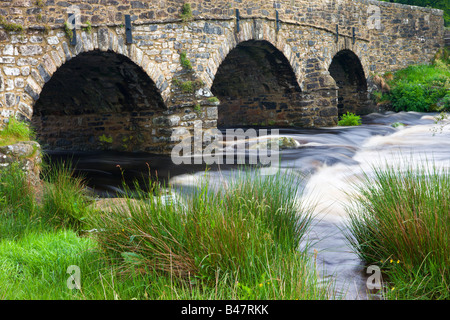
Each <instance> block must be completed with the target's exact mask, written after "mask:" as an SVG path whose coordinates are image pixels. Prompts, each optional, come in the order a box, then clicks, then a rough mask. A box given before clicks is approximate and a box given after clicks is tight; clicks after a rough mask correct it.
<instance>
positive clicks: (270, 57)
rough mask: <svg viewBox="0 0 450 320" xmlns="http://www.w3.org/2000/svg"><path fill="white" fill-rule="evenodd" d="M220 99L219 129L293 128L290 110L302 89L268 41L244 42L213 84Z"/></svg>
mask: <svg viewBox="0 0 450 320" xmlns="http://www.w3.org/2000/svg"><path fill="white" fill-rule="evenodd" d="M211 91H212V92H213V94H214V95H215V96H216V97H217V98H219V100H220V102H221V104H220V106H219V117H218V126H219V127H229V126H238V125H277V126H284V125H292V123H291V121H292V119H289V116H288V112H287V111H288V110H289V109H290V108H291V107H293V106H297V105H298V104H299V103H300V101H301V89H300V87H299V85H298V81H297V79H296V76H295V73H294V71H293V69H292V67H291V65H290V63H289V61H288V60H287V59H286V57H285V56H284V54H283V53H282V52H281V51H279V50H278V49H277V48H275V47H274V46H273V45H272V44H271V43H269V42H268V41H257V40H249V41H245V42H241V43H240V44H238V45H237V46H236V47H235V48H234V49H233V50H231V51H230V52H229V54H228V55H227V56H226V58H225V60H224V61H223V62H222V64H221V65H220V67H219V69H218V70H217V73H216V75H215V79H214V82H213V85H212V87H211Z"/></svg>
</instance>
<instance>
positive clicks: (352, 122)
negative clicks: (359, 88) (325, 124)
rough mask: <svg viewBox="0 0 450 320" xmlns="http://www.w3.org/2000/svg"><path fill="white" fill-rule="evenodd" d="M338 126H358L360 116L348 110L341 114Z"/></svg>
mask: <svg viewBox="0 0 450 320" xmlns="http://www.w3.org/2000/svg"><path fill="white" fill-rule="evenodd" d="M338 125H339V126H359V125H361V117H360V116H357V115H355V114H354V113H351V112H348V111H347V113H346V114H343V115H342V116H341V119H340V120H339V122H338Z"/></svg>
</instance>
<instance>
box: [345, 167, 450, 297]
mask: <svg viewBox="0 0 450 320" xmlns="http://www.w3.org/2000/svg"><path fill="white" fill-rule="evenodd" d="M384 167H385V169H377V168H374V173H375V174H374V176H373V177H372V176H371V177H369V176H367V175H366V176H365V177H364V181H363V183H362V184H361V185H360V186H357V192H356V193H355V194H357V196H355V195H353V199H354V202H353V204H352V205H351V206H349V209H348V210H349V214H350V221H351V222H350V223H349V230H351V232H350V235H348V236H347V239H348V240H349V242H350V244H351V245H352V247H353V248H354V249H355V251H356V252H357V253H358V254H359V255H360V257H361V258H362V259H363V260H365V261H366V262H367V263H368V264H378V265H380V266H381V270H382V271H383V272H384V273H386V274H387V276H388V281H389V282H390V284H389V283H388V284H387V286H388V287H389V289H388V290H386V292H385V294H386V295H387V296H388V297H389V298H396V299H449V298H450V270H449V268H448V266H449V265H450V246H449V243H450V215H449V212H450V201H449V199H450V171H449V170H448V169H437V168H436V167H435V166H434V165H433V164H430V163H427V164H426V167H425V165H424V167H421V166H417V167H413V166H412V165H410V164H408V162H407V161H406V160H405V161H404V163H402V164H401V167H400V166H399V167H394V166H390V165H385V166H384ZM392 288H396V289H395V290H392Z"/></svg>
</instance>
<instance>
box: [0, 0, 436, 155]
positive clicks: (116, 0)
mask: <svg viewBox="0 0 450 320" xmlns="http://www.w3.org/2000/svg"><path fill="white" fill-rule="evenodd" d="M187 2H189V3H190V4H191V7H192V16H193V18H192V19H191V20H190V21H186V22H183V21H182V20H181V19H180V13H181V7H182V2H180V1H177V0H152V1H150V0H147V1H144V0H141V1H121V0H88V1H82V0H79V1H77V0H71V1H58V0H47V1H45V0H44V1H43V5H41V6H39V5H37V2H36V1H32V0H20V1H19V0H17V1H16V0H9V1H2V2H1V3H0V15H2V16H3V17H5V18H6V20H7V21H8V22H14V23H18V24H21V25H22V26H23V27H24V32H23V33H18V32H6V31H5V30H4V29H3V28H1V27H0V120H5V119H7V118H8V117H10V116H12V115H16V117H19V118H23V119H30V120H31V119H33V118H36V119H34V120H33V121H34V123H35V124H36V125H37V126H38V128H40V129H39V132H38V133H40V134H41V135H42V138H43V140H45V142H46V143H48V145H49V146H50V147H53V148H57V147H58V144H59V148H63V149H64V148H74V147H75V144H76V145H78V147H80V145H85V146H86V148H89V149H92V148H113V149H126V150H147V151H149V152H164V153H165V152H168V151H169V150H170V149H171V146H173V144H174V143H176V142H177V139H176V138H174V137H176V136H180V135H181V134H183V133H192V132H193V130H194V128H195V126H197V127H198V126H199V125H201V126H202V128H203V129H204V130H211V129H213V128H215V127H216V126H217V124H218V121H219V124H224V125H226V124H227V123H226V119H224V120H223V121H222V123H221V114H222V113H221V111H224V112H225V113H227V110H228V111H229V112H228V113H230V112H232V111H233V110H234V111H235V112H237V111H238V113H240V114H241V117H240V118H241V119H245V121H243V122H244V123H243V122H241V123H240V124H255V123H258V124H262V123H263V122H265V124H273V125H296V126H330V125H335V124H336V123H337V116H338V113H342V112H345V111H346V110H350V111H354V112H357V113H364V112H369V111H370V108H368V107H369V106H365V105H364V106H363V107H361V108H360V107H359V106H360V105H363V104H364V99H365V98H366V97H367V94H368V92H367V91H364V90H365V89H364V88H365V87H364V85H359V86H358V85H357V84H355V83H352V82H351V81H350V82H348V83H346V82H345V81H344V80H345V79H344V78H345V76H346V75H343V74H342V72H344V73H345V71H339V69H342V70H344V69H345V65H344V67H343V68H339V67H336V64H334V65H333V61H336V59H335V58H336V57H337V56H339V55H340V54H341V53H343V52H344V53H345V52H349V53H351V54H354V56H355V57H356V58H357V59H358V60H359V63H360V66H361V67H360V70H359V71H357V72H358V74H359V76H358V77H359V78H361V79H362V80H363V82H364V81H365V82H367V81H369V82H370V79H371V77H372V76H373V75H374V74H376V73H384V72H386V71H394V70H397V69H399V68H403V67H406V66H408V65H410V64H415V63H427V62H429V61H431V59H432V57H433V56H434V54H435V52H436V51H437V50H438V49H439V48H440V47H443V46H444V29H443V18H442V11H440V10H436V9H429V8H420V7H413V6H407V5H401V4H395V3H388V2H378V1H372V0H359V1H351V0H339V1H338V0H316V1H306V0H280V1H254V0H253V1H250V0H239V1H220V0H218V1H211V0H192V1H187ZM74 6H76V7H74ZM236 9H238V10H239V19H237V16H236ZM69 12H79V22H81V24H80V28H79V29H78V30H77V44H76V45H70V41H69V39H68V37H67V35H66V34H65V32H64V22H65V21H67V16H68V13H69ZM276 12H278V18H279V20H278V21H277V20H276ZM125 15H130V16H131V20H132V24H133V30H132V34H133V43H132V44H127V42H126V35H125V27H124V23H125V22H124V21H125ZM87 22H90V24H91V27H89V26H88V24H87ZM336 26H338V27H336ZM249 41H253V42H256V43H262V42H264V43H267V44H269V45H270V46H272V47H273V48H274V49H275V50H277V51H276V52H277V53H276V54H281V55H283V56H284V58H285V59H286V65H288V66H289V67H290V69H291V70H290V71H289V72H291V73H292V77H293V79H294V80H295V82H296V83H295V89H292V90H291V91H289V90H284V89H283V90H281V87H283V85H280V87H276V86H274V85H272V84H275V83H276V82H277V81H275V80H276V79H282V78H283V74H282V73H278V74H276V72H281V71H279V70H278V71H277V68H275V69H273V70H275V71H276V72H275V73H272V74H273V77H272V79H273V81H269V82H271V83H272V84H269V85H268V88H269V90H270V92H271V95H263V94H259V93H260V92H261V91H258V90H260V88H256V87H255V89H254V90H253V91H254V92H255V94H257V95H256V96H254V97H250V98H251V99H252V100H251V101H250V98H249V97H248V96H244V97H242V96H241V97H238V98H237V99H234V102H233V101H232V102H230V101H228V102H227V101H226V99H225V98H226V97H225V96H224V97H222V100H224V101H221V103H219V105H218V106H217V104H218V103H217V102H216V101H215V100H214V99H211V97H212V96H213V93H214V88H215V87H217V86H218V87H220V86H221V85H220V84H218V83H215V80H216V75H218V73H219V74H220V72H221V71H220V68H222V67H221V66H222V65H223V64H224V65H225V64H226V63H228V62H226V59H227V57H228V55H229V53H232V52H234V51H233V50H234V49H236V48H237V47H238V46H239V45H240V44H243V43H248V42H249ZM258 45H259V44H257V45H256V47H257V46H258ZM93 52H94V53H98V52H100V53H105V54H106V53H108V54H116V55H120V56H123V57H126V58H127V59H128V60H129V61H130V63H131V62H132V63H133V64H135V65H136V66H137V67H138V68H139V69H140V70H142V72H143V73H145V74H146V75H147V76H148V77H149V79H150V80H151V83H152V85H153V86H154V91H155V92H157V93H158V94H159V95H160V99H161V101H162V106H161V108H158V107H157V106H158V105H160V104H158V103H154V101H156V100H157V99H156V98H155V99H156V100H155V99H154V98H153V96H152V95H150V96H151V97H152V99H151V100H152V101H153V102H149V103H148V105H146V104H145V103H144V102H143V100H139V99H137V100H136V99H135V100H133V101H137V102H136V104H137V106H136V107H135V108H131V109H130V108H128V109H127V108H125V109H120V110H119V109H114V108H115V107H114V106H118V105H120V104H121V103H120V99H119V98H120V97H121V95H119V94H117V95H116V93H113V96H111V97H112V98H111V99H109V100H108V99H106V100H108V101H109V102H108V103H109V104H108V105H109V108H111V110H116V111H115V112H110V111H111V110H108V111H104V112H103V111H101V110H97V111H95V112H94V111H93V109H89V110H91V111H89V112H87V113H82V114H74V113H73V112H72V111H73V110H72V111H70V112H69V111H68V112H66V113H65V114H64V113H63V114H58V113H55V112H53V113H51V112H47V114H45V113H46V112H45V110H44V111H43V112H41V113H39V114H38V113H36V112H35V111H36V110H35V105H36V104H38V103H39V102H38V101H39V100H41V99H42V100H43V101H44V100H45V99H47V100H48V99H49V97H50V96H51V95H49V96H47V94H46V92H45V91H48V90H47V89H46V87H47V86H49V87H52V86H56V84H57V83H55V81H53V78H54V75H57V74H58V73H59V70H64V68H65V65H66V63H67V62H68V61H70V60H72V59H73V62H76V61H78V63H80V61H81V60H79V59H80V58H82V57H83V56H85V55H87V54H89V53H93ZM182 52H183V53H186V57H187V59H188V60H189V61H190V63H191V65H192V69H191V70H186V69H185V68H184V67H183V66H182V65H181V63H180V54H181V53H182ZM276 54H274V56H276ZM344 60H345V59H344ZM344 60H343V61H344ZM80 65H81V64H80ZM283 66H284V64H283ZM330 67H331V69H330ZM224 68H225V67H224ZM282 70H285V69H283V68H282ZM133 72H134V71H133ZM283 72H284V71H283ZM286 72H287V71H286ZM336 72H337V73H336ZM339 72H341V74H340V75H339ZM355 72H356V71H355ZM330 73H331V74H333V75H334V77H333V76H332V75H331V74H330ZM255 74H257V73H255ZM336 74H337V75H336ZM100 78H101V77H100ZM113 78H114V76H111V77H109V79H110V80H111V79H113ZM266 80H267V79H266ZM93 81H96V80H95V79H94V77H93V76H92V77H90V78H89V79H87V80H86V82H87V83H93ZM187 81H191V82H193V83H195V84H201V85H197V86H196V87H195V88H194V90H193V91H189V92H186V90H183V89H182V87H180V83H181V82H187ZM255 81H256V80H255ZM52 82H53V83H52ZM261 82H264V80H261ZM110 83H111V86H113V85H115V82H113V81H112V80H111V81H110ZM132 83H133V82H132ZM136 83H137V82H136ZM280 83H281V84H286V83H291V82H290V80H289V81H284V80H281V82H280ZM222 86H223V85H222ZM352 86H353V87H352ZM366 87H368V88H369V90H370V88H371V86H367V83H366ZM56 88H57V86H56ZM352 88H353V89H352ZM361 88H362V89H363V90H361ZM110 89H111V90H112V91H111V92H118V89H117V88H114V87H111V88H110ZM132 89H133V90H136V91H135V93H137V92H139V89H138V88H137V86H134V87H133V88H132ZM247 89H251V88H250V87H249V88H247ZM49 90H50V89H49ZM55 90H56V89H55ZM105 90H106V89H105ZM130 90H131V89H130ZM119 91H120V90H119ZM144 91H145V90H144ZM247 92H250V91H249V90H247ZM344 96H345V97H344ZM46 97H47V98H46ZM116 98H117V99H116ZM74 99H75V100H76V99H78V100H82V101H84V100H83V98H77V97H74ZM114 99H116V100H117V101H116V102H114ZM144 100H145V99H144ZM58 101H59V100H58ZM342 101H347V102H348V103H347V104H351V106H347V105H344V104H343V103H342ZM350 101H351V102H350ZM339 103H341V105H344V106H343V107H342V108H341V109H338V105H339ZM122 104H123V103H122ZM45 105H47V103H46V104H45ZM355 105H358V107H357V108H355V107H354V106H355ZM242 106H248V109H246V110H244V111H242V110H241V109H239V108H241V107H242ZM91 107H92V106H91ZM238 107H239V108H238ZM61 108H62V107H61ZM227 108H228V109H227ZM236 108H238V109H236ZM352 108H353V109H352ZM69 109H70V108H69ZM49 110H50V109H49ZM49 110H47V111H49ZM52 110H53V109H52ZM44 115H45V117H46V118H45V117H44ZM252 117H253V118H252ZM231 118H233V117H229V120H230V122H229V123H228V124H231V125H237V124H239V123H238V121H237V120H238V119H239V118H238V117H235V118H236V119H234V120H232V119H231ZM64 127H65V129H63V128H64ZM74 128H77V130H71V129H74ZM70 132H72V135H71V134H70ZM74 132H79V133H80V134H79V135H78V140H79V141H78V142H76V141H75V140H73V139H74V138H75V136H76V134H75V133H74ZM81 133H82V134H81ZM136 133H137V134H136ZM136 136H139V137H141V138H139V139H136V138H135V140H134V141H133V142H132V141H131V140H133V139H132V138H131V137H136ZM110 138H112V143H109V142H108V141H110ZM64 140H67V141H68V144H67V146H65V147H64ZM124 140H126V141H124ZM58 141H59V142H58ZM67 141H66V142H67ZM125 142H128V143H125Z"/></svg>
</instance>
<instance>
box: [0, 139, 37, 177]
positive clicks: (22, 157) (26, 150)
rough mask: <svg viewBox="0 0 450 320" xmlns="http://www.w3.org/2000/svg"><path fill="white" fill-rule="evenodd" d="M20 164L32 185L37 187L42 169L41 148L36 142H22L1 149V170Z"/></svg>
mask: <svg viewBox="0 0 450 320" xmlns="http://www.w3.org/2000/svg"><path fill="white" fill-rule="evenodd" d="M14 162H18V163H19V164H20V166H21V168H22V170H24V172H25V173H26V174H27V175H28V180H29V181H30V183H31V185H33V186H37V185H38V183H39V181H40V178H39V173H40V169H41V163H42V158H41V146H40V145H39V143H37V142H35V141H21V142H17V143H15V144H12V145H6V146H1V147H0V168H5V167H8V166H10V165H11V164H12V163H14Z"/></svg>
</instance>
